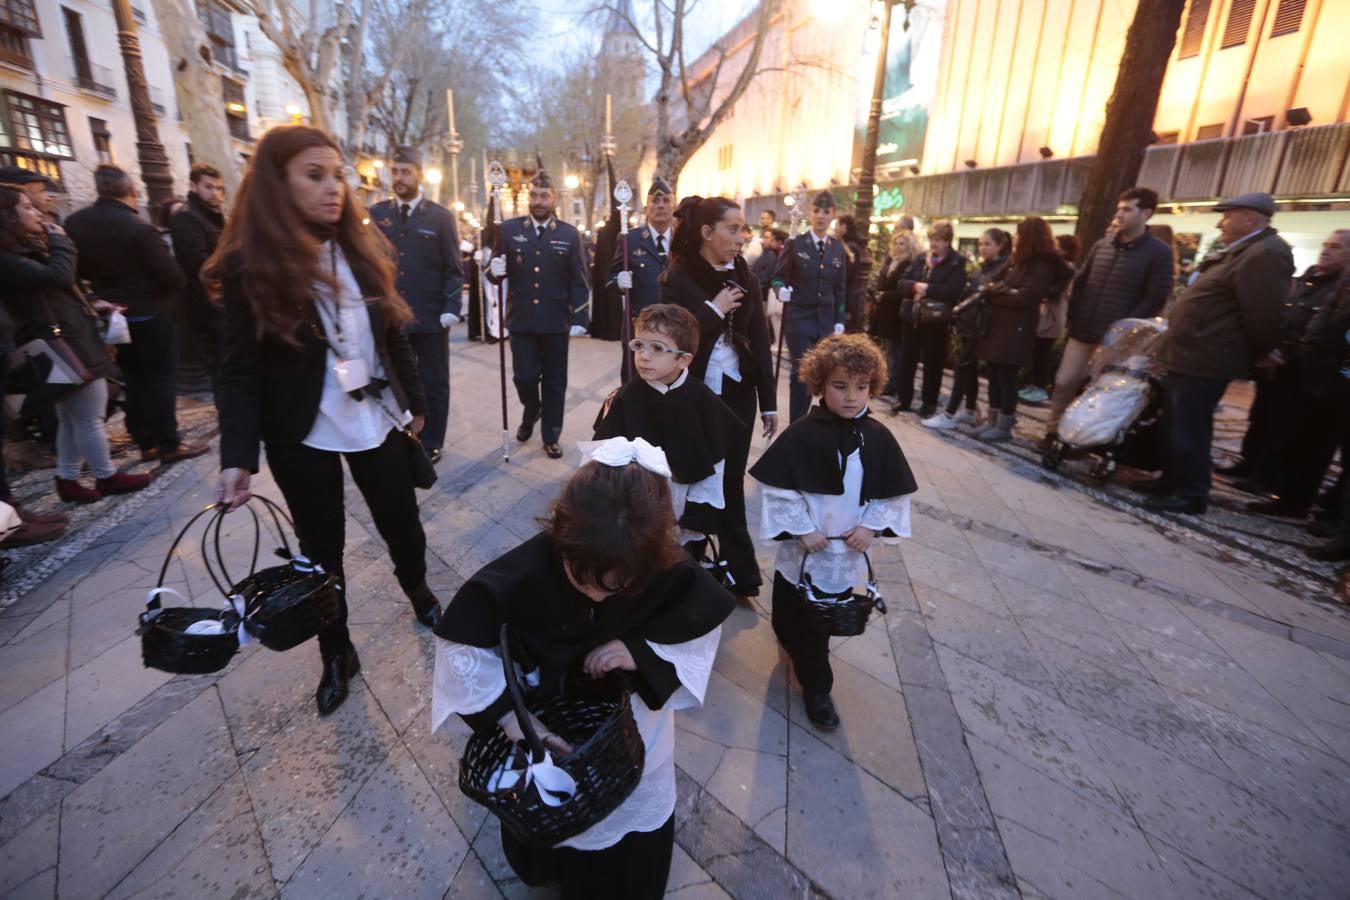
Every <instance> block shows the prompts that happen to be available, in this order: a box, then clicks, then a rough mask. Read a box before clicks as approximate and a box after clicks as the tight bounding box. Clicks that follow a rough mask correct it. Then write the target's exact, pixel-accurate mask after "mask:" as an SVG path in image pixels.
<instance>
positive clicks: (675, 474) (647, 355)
mask: <svg viewBox="0 0 1350 900" xmlns="http://www.w3.org/2000/svg"><path fill="white" fill-rule="evenodd" d="M633 333H634V335H635V336H634V338H633V340H632V341H631V342H630V343H629V349H631V350H632V352H633V369H634V371H635V372H636V373H637V374H638V379H635V380H633V381H630V382H628V383H627V384H625V385H624V386H623V387H621V388H619V389H618V390H616V391H614V392H613V393H612V394H610V395H609V397H608V398H607V399H606V400H605V403H604V405H603V406H602V407H601V408H600V414H599V415H598V416H596V419H595V439H596V440H604V439H607V438H613V437H623V438H628V439H629V440H634V439H637V438H642V439H643V440H645V441H647V442H648V443H650V444H652V445H653V446H656V447H660V448H661V449H662V450H663V451H664V452H665V454H666V460H667V462H668V463H669V465H670V471H671V476H670V495H671V501H672V503H673V504H674V508H675V520H676V522H678V523H679V526H680V533H679V538H678V539H679V542H680V543H681V544H690V543H691V542H700V541H701V540H702V538H703V537H704V535H708V534H716V533H717V531H718V523H719V522H720V521H721V518H722V515H723V513H724V512H725V510H726V505H727V503H726V496H725V494H724V492H723V477H724V473H725V471H726V465H727V452H726V446H727V440H728V439H729V437H730V436H731V435H734V434H735V433H736V432H737V431H739V430H742V429H743V428H744V426H743V425H742V424H741V423H740V421H739V420H737V419H736V418H735V414H734V413H733V412H732V411H731V409H730V408H729V407H728V406H727V405H726V404H725V403H723V402H722V398H721V397H718V396H717V395H716V394H715V393H713V391H712V389H711V388H709V387H708V386H707V385H706V384H704V383H703V382H702V381H699V380H698V379H696V378H690V377H689V363H690V362H691V361H692V360H693V358H694V353H693V351H692V350H690V349H688V348H691V347H694V348H696V347H698V320H697V319H695V318H694V316H693V314H692V313H690V312H689V311H688V310H686V309H684V308H683V307H681V306H676V305H674V304H671V303H657V304H654V305H652V306H649V307H647V308H646V309H644V310H643V311H642V312H641V313H639V314H638V317H637V321H636V322H635V323H634V328H633ZM585 447H586V445H583V449H585ZM690 549H691V550H692V551H693V552H694V553H695V555H702V552H701V551H702V546H701V543H700V544H698V545H697V546H691V547H690Z"/></svg>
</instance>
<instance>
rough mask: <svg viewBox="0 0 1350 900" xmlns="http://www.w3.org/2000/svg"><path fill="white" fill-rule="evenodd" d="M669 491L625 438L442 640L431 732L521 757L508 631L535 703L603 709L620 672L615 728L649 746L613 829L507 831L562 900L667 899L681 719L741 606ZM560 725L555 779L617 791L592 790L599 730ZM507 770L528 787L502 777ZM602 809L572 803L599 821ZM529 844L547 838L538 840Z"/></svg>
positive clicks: (542, 734)
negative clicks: (623, 720)
mask: <svg viewBox="0 0 1350 900" xmlns="http://www.w3.org/2000/svg"><path fill="white" fill-rule="evenodd" d="M669 476H670V469H669V466H668V464H667V462H666V459H665V454H664V453H662V452H661V450H660V449H658V448H655V447H652V446H651V445H649V444H646V443H645V442H633V441H629V440H627V439H626V438H621V437H619V438H611V439H609V440H607V441H605V442H603V443H602V444H600V445H599V446H598V447H596V448H595V449H594V451H593V452H592V455H591V461H590V462H588V463H587V464H586V465H584V466H582V467H581V468H580V469H579V470H577V472H576V473H575V474H573V475H572V477H571V478H569V479H568V481H567V482H566V483H565V484H564V485H563V487H562V491H561V493H560V494H559V495H558V499H557V500H556V501H555V502H554V504H553V508H552V511H551V514H550V516H549V519H548V521H547V523H546V524H545V526H544V530H543V531H542V532H541V533H540V534H538V535H536V536H534V537H532V538H530V539H529V540H527V541H526V542H525V543H523V544H521V545H520V546H518V547H516V548H515V549H513V550H510V551H508V552H507V553H506V554H504V555H503V556H501V557H499V558H497V559H496V560H494V561H492V562H490V563H488V564H487V565H486V566H484V567H483V568H482V569H481V570H479V571H478V572H477V573H476V574H475V575H474V576H473V577H472V578H470V579H469V580H468V581H467V582H466V583H465V584H464V586H463V587H461V588H460V589H459V591H458V592H457V593H456V594H455V596H454V598H453V599H452V600H451V601H450V604H449V606H448V607H447V608H446V611H445V615H444V616H443V617H442V618H441V621H440V624H438V625H437V626H436V636H437V638H439V640H438V641H437V642H436V645H437V646H436V667H435V675H434V683H433V691H432V704H431V725H432V730H433V731H435V730H436V729H438V728H440V726H441V725H442V723H444V722H445V721H446V719H448V718H449V717H450V716H451V715H453V714H458V715H459V716H460V717H461V718H463V719H464V721H465V722H467V723H468V724H469V726H470V727H471V728H473V729H474V731H475V732H480V733H482V732H488V733H492V732H495V731H496V729H497V728H498V727H501V728H502V729H503V730H504V731H505V732H506V735H507V737H509V738H510V739H511V740H512V741H513V742H514V743H516V744H519V743H520V742H522V740H523V739H524V738H525V735H526V732H524V731H523V728H522V725H521V722H520V721H519V717H518V716H517V713H516V711H515V709H514V706H513V702H512V697H511V694H510V692H509V691H508V689H507V688H508V684H507V681H506V677H505V672H504V669H503V658H502V656H501V655H499V652H498V647H499V646H500V642H501V639H500V635H501V633H502V630H503V629H502V626H503V625H505V626H507V629H506V630H507V632H508V634H509V636H510V638H511V647H510V655H511V656H512V657H513V659H514V661H515V663H517V664H518V665H516V666H514V667H513V668H514V669H519V670H520V671H521V672H522V673H524V679H523V680H525V681H526V682H527V683H528V684H531V685H534V687H533V689H532V691H531V695H532V698H534V699H536V700H537V699H538V698H550V697H553V698H556V697H559V696H560V695H561V696H562V697H563V698H568V697H575V698H586V697H590V696H593V695H594V692H595V691H596V688H597V684H598V683H599V682H600V679H602V678H603V676H605V675H607V674H608V673H610V672H622V673H623V675H624V678H625V680H626V682H627V685H628V686H629V688H631V691H632V695H631V697H630V698H629V705H628V709H619V710H618V711H617V713H616V714H617V715H619V716H621V717H622V716H627V715H628V713H629V710H631V715H632V719H633V720H635V723H636V730H637V732H638V733H639V735H640V739H641V746H640V747H635V748H630V751H629V753H627V754H625V755H624V760H623V761H624V762H625V763H626V764H627V766H628V768H627V774H629V775H630V776H631V774H632V768H631V766H632V765H633V762H632V761H633V760H634V757H635V756H640V758H641V761H642V762H641V774H640V778H639V779H638V780H637V782H636V785H635V786H633V787H631V793H627V795H626V796H624V795H623V794H622V793H621V792H620V793H618V794H617V795H614V796H612V797H611V799H610V802H609V804H607V809H606V808H604V807H601V808H595V809H594V812H595V813H598V814H600V815H603V818H599V819H598V821H577V822H572V823H570V825H571V828H570V829H569V830H571V831H572V832H573V836H572V837H569V838H566V839H565V840H563V841H561V842H560V843H557V844H552V845H547V846H535V845H531V844H527V843H526V841H525V840H524V838H523V836H521V835H519V834H518V833H517V831H518V830H519V828H512V827H509V826H510V824H511V823H510V820H508V819H506V818H505V817H504V824H503V828H502V849H503V850H504V851H505V854H506V859H507V861H508V862H509V863H510V864H511V867H512V868H513V869H514V870H515V871H516V873H517V874H518V875H519V876H520V877H521V878H522V879H523V880H524V881H525V883H526V884H528V885H531V886H544V885H552V886H556V887H560V888H561V889H562V896H563V898H565V900H608V898H613V900H659V898H661V897H662V896H663V895H664V894H665V889H666V879H667V875H668V873H669V871H670V860H671V852H672V849H673V845H674V836H675V830H674V810H675V757H674V752H675V749H674V740H675V714H674V711H675V710H677V709H687V708H690V707H697V706H699V705H701V704H702V702H703V696H704V692H705V691H706V689H707V686H708V678H709V676H710V675H711V673H712V666H713V661H714V658H715V657H716V655H717V648H718V643H719V640H720V637H721V627H722V622H723V620H725V619H726V617H727V616H728V615H730V614H731V612H732V610H733V609H734V608H735V600H734V599H733V598H732V597H731V595H730V594H728V593H727V592H726V590H725V589H724V588H722V586H721V585H719V584H718V583H717V582H716V581H715V580H714V579H713V577H712V575H710V574H708V572H706V571H705V570H704V569H703V567H702V566H700V565H699V564H698V563H697V562H695V561H694V560H693V559H691V558H690V557H689V556H688V555H687V554H686V553H685V552H684V551H683V550H681V549H680V546H679V545H678V544H677V543H676V542H675V527H676V526H675V516H674V513H673V511H672V507H671V500H670V490H669V487H668V486H667V479H668V478H669ZM599 686H600V687H601V688H603V687H604V685H603V684H599ZM601 696H605V697H608V696H610V695H608V694H602V695H601ZM534 708H538V706H537V705H536V706H534ZM553 708H554V709H555V710H556V709H558V708H559V706H558V705H556V704H555V705H554V707H553ZM560 715H563V716H568V720H567V721H563V720H561V719H550V718H549V717H547V716H545V717H544V718H545V719H547V720H548V721H541V720H540V719H539V718H536V717H535V716H533V715H529V716H528V722H529V723H530V724H531V725H532V727H533V731H534V734H535V736H536V737H537V738H538V739H539V740H540V741H542V747H543V749H544V750H545V751H547V753H548V754H549V755H548V756H547V757H545V758H544V762H545V763H546V764H547V766H548V768H549V769H550V770H551V771H550V772H549V773H548V774H550V775H553V776H555V777H556V776H557V775H558V773H557V772H556V771H552V770H554V769H555V768H561V769H563V770H564V777H565V778H569V777H571V776H570V775H568V774H566V773H567V771H568V770H569V769H570V770H571V772H572V773H575V774H576V775H579V776H582V777H581V778H579V779H578V780H593V781H601V780H608V779H611V778H619V777H622V775H621V773H620V772H617V771H611V770H609V769H608V768H606V770H603V771H599V772H597V773H595V774H594V775H587V774H586V770H587V769H590V768H593V767H594V763H595V758H594V757H593V756H590V757H588V756H587V753H588V752H594V746H593V745H594V744H596V743H597V741H596V740H594V739H592V738H589V737H586V735H585V734H584V733H585V732H590V731H594V730H595V727H596V726H595V725H594V723H593V722H591V723H590V724H589V725H588V724H586V723H587V722H588V721H590V720H589V718H588V717H584V716H576V715H575V713H568V711H567V709H566V708H565V706H564V710H563V712H562V713H561V714H560ZM568 726H571V727H570V728H569V727H568ZM602 727H603V726H602ZM574 728H575V729H579V730H580V731H581V732H583V734H581V735H578V734H577V733H575V732H573V734H572V739H573V740H574V741H577V743H578V745H582V744H586V745H592V746H591V748H590V749H589V750H588V749H587V748H586V747H584V746H576V747H574V746H573V745H572V744H571V743H569V742H568V740H567V739H565V738H563V737H562V736H560V734H559V732H569V731H572V729H574ZM475 740H477V738H475ZM574 751H576V754H575V755H574ZM604 759H605V760H606V761H607V762H612V760H611V758H610V757H608V756H605V757H604ZM461 766H462V770H461V774H463V770H464V769H465V768H469V767H470V763H469V762H468V754H467V753H466V762H465V763H462V764H461ZM507 768H511V769H513V770H514V771H513V772H512V773H511V774H515V771H518V770H515V767H506V766H504V767H503V769H502V770H500V771H501V772H502V773H505V772H506V769H507ZM525 774H528V775H530V776H533V777H532V779H531V780H532V782H533V783H534V784H535V785H536V787H535V788H533V789H532V788H530V787H529V786H528V783H527V785H526V786H525V787H524V788H523V789H521V790H519V792H518V793H520V794H522V795H529V794H530V793H531V792H532V790H538V789H555V790H556V789H558V788H556V787H555V784H556V782H555V781H552V780H550V779H549V778H548V777H546V776H545V775H540V774H539V772H538V766H531V768H530V770H529V771H528V772H527V773H525ZM461 783H463V781H461ZM502 783H503V782H502V781H501V780H500V779H498V780H495V781H488V782H487V784H488V785H492V786H496V787H498V788H500V785H501V784H502ZM516 783H517V784H519V782H516ZM564 784H565V782H564ZM575 789H577V790H583V789H585V788H584V787H580V788H575ZM528 799H529V797H528V796H525V797H523V798H522V800H521V802H522V803H523V802H526V801H527V800H528ZM592 799H594V798H572V799H571V800H570V802H572V803H574V804H575V805H574V806H573V807H572V808H573V809H589V808H591V807H590V806H588V804H587V802H586V801H588V800H592ZM545 802H547V801H545ZM568 802H569V800H568V799H564V800H563V801H562V804H561V809H560V810H559V815H560V816H567V815H568V812H567V806H566V804H567V803H568ZM550 805H553V804H550ZM576 829H581V830H579V831H577V830H576ZM531 831H532V834H533V836H536V837H537V834H538V830H536V829H531ZM534 843H536V844H537V843H541V842H540V841H538V840H536V841H535V842H534Z"/></svg>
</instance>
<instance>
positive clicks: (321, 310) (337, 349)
mask: <svg viewBox="0 0 1350 900" xmlns="http://www.w3.org/2000/svg"><path fill="white" fill-rule="evenodd" d="M328 249H329V255H330V258H331V265H332V271H333V284H334V285H337V288H336V290H335V292H334V294H333V296H332V301H333V310H332V312H331V313H330V312H329V311H328V309H327V308H326V306H325V304H324V302H323V300H322V294H320V296H318V297H316V298H315V302H314V308H315V311H316V312H317V313H318V314H319V319H320V321H321V322H322V321H323V319H324V318H325V316H327V317H328V318H329V319H330V320H331V322H332V332H333V336H334V337H335V338H336V341H337V343H336V345H334V342H333V341H331V340H329V338H328V331H327V329H323V334H321V335H320V337H322V338H323V340H324V343H325V344H327V345H328V349H330V350H332V351H333V356H335V357H337V360H336V362H334V363H333V375H334V376H335V377H336V378H337V383H338V387H340V388H342V390H343V391H345V392H347V393H348V394H352V395H354V396H359V394H360V392H361V389H362V388H364V387H365V386H366V385H368V384H370V366H369V365H367V363H366V360H365V358H364V357H362V356H360V355H356V356H349V355H348V354H347V353H346V352H345V351H346V349H347V343H346V339H345V338H344V337H343V334H342V310H341V307H340V306H339V303H338V297H339V295H340V294H341V293H342V288H341V286H340V283H339V281H338V274H337V244H336V243H330V244H329V247H328ZM319 330H320V329H317V328H316V329H315V331H316V332H317V331H319Z"/></svg>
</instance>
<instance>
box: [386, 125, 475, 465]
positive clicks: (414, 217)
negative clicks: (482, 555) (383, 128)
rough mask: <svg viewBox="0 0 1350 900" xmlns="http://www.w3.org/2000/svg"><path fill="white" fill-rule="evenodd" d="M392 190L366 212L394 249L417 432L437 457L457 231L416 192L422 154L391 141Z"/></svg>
mask: <svg viewBox="0 0 1350 900" xmlns="http://www.w3.org/2000/svg"><path fill="white" fill-rule="evenodd" d="M389 175H390V177H391V178H392V179H393V188H394V196H393V197H392V198H391V199H389V200H381V201H380V202H379V203H376V204H375V205H374V206H372V207H371V208H370V218H371V219H372V220H373V221H374V222H375V225H376V227H378V228H379V229H380V231H382V232H384V236H385V237H387V238H388V239H389V242H390V243H392V244H393V245H394V249H395V250H397V251H398V281H397V283H396V286H397V287H398V292H399V293H400V294H402V295H403V299H404V300H406V301H408V305H409V306H410V307H412V311H413V321H412V324H410V325H409V326H408V343H410V344H411V345H412V349H413V354H414V355H415V356H416V357H417V369H418V371H419V372H420V373H421V375H422V388H423V390H424V391H425V392H426V395H427V422H426V426H425V427H423V429H422V434H421V435H420V437H421V439H422V446H423V447H425V448H426V451H427V455H429V456H430V457H431V461H432V462H433V463H434V462H438V461H439V460H440V458H441V445H442V444H443V443H444V442H445V428H446V422H447V420H448V419H449V416H450V341H449V334H448V333H449V330H450V326H451V325H454V324H455V323H456V322H458V321H459V314H460V305H461V303H462V302H463V301H462V298H461V291H462V289H463V287H464V270H463V268H462V267H461V264H460V251H459V234H458V232H457V230H456V228H455V217H454V214H452V213H451V212H450V210H448V209H446V208H445V207H444V206H441V205H440V204H439V203H435V202H433V201H431V200H428V199H427V198H426V197H424V196H422V158H421V156H420V155H419V154H418V152H417V150H416V149H414V148H412V147H396V148H395V149H394V158H393V161H392V163H391V164H390V166H389Z"/></svg>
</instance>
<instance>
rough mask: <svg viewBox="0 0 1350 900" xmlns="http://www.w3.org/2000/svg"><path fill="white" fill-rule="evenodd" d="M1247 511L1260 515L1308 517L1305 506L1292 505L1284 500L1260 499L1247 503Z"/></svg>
mask: <svg viewBox="0 0 1350 900" xmlns="http://www.w3.org/2000/svg"><path fill="white" fill-rule="evenodd" d="M1247 512H1253V513H1256V514H1258V515H1262V516H1279V517H1280V518H1285V519H1306V518H1307V517H1308V508H1307V507H1306V506H1301V507H1300V506H1294V505H1293V504H1292V503H1288V502H1286V501H1284V500H1261V501H1259V502H1257V503H1248V504H1247Z"/></svg>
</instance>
